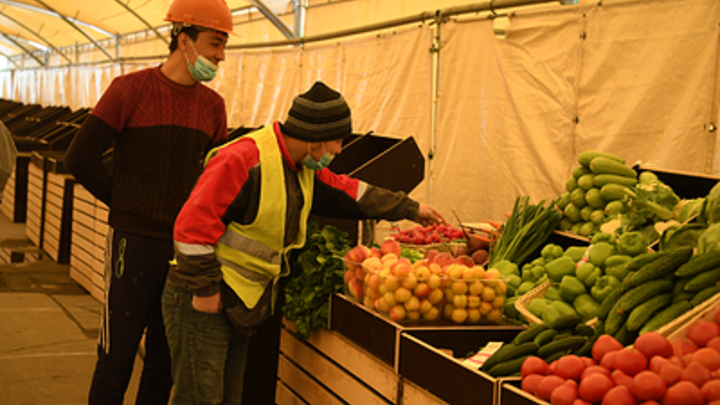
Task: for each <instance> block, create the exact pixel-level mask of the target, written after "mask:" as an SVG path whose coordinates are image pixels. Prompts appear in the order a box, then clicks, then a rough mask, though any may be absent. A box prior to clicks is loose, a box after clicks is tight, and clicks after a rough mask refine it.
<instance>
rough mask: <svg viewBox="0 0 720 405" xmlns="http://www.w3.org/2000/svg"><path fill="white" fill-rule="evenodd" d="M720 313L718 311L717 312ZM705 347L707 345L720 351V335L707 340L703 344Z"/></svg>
mask: <svg viewBox="0 0 720 405" xmlns="http://www.w3.org/2000/svg"><path fill="white" fill-rule="evenodd" d="M718 313H719V314H720V312H718ZM705 347H709V348H711V349H715V350H717V351H718V352H720V336H716V337H714V338H712V339H710V341H709V342H707V344H706V345H705Z"/></svg>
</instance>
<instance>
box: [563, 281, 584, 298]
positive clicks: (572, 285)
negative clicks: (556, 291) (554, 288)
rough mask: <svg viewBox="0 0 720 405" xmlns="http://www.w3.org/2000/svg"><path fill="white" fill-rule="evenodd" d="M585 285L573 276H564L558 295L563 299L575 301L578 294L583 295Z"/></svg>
mask: <svg viewBox="0 0 720 405" xmlns="http://www.w3.org/2000/svg"><path fill="white" fill-rule="evenodd" d="M586 292H587V290H586V289H585V284H583V282H582V281H580V280H578V278H577V277H574V276H565V277H563V278H562V281H561V282H560V294H561V296H563V297H568V298H571V299H573V300H574V299H575V297H577V296H578V295H580V294H585V293H586Z"/></svg>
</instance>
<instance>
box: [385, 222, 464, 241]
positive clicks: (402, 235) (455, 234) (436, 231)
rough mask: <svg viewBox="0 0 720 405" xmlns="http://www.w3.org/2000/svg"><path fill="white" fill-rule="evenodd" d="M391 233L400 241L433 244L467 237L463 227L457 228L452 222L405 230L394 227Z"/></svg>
mask: <svg viewBox="0 0 720 405" xmlns="http://www.w3.org/2000/svg"><path fill="white" fill-rule="evenodd" d="M391 235H392V237H393V238H394V239H395V240H396V241H398V242H400V243H407V244H413V245H433V244H436V243H442V242H452V241H455V240H464V239H465V234H464V233H463V231H462V229H459V228H456V227H454V226H452V225H451V224H443V225H438V224H433V225H428V226H422V225H416V226H415V227H414V228H410V229H404V230H400V229H398V228H393V230H392V231H391Z"/></svg>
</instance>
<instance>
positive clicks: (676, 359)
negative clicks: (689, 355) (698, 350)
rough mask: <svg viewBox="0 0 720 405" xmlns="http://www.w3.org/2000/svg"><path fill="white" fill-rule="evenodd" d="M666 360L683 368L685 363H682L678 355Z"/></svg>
mask: <svg viewBox="0 0 720 405" xmlns="http://www.w3.org/2000/svg"><path fill="white" fill-rule="evenodd" d="M668 361H669V362H670V363H672V364H674V365H676V366H678V367H680V368H685V363H683V361H682V360H681V359H680V357H678V356H672V357H670V358H669V359H668Z"/></svg>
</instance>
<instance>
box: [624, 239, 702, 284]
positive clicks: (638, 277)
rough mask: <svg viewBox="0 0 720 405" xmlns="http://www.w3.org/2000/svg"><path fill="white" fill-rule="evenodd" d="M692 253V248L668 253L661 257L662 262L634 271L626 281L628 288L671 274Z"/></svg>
mask: <svg viewBox="0 0 720 405" xmlns="http://www.w3.org/2000/svg"><path fill="white" fill-rule="evenodd" d="M692 253H693V248H692V247H689V246H686V247H681V248H678V249H674V250H671V251H668V252H667V253H666V254H665V255H663V259H662V260H654V261H652V262H650V263H648V264H646V265H644V266H642V267H641V268H640V269H638V270H637V271H635V272H634V273H633V274H632V276H631V277H630V279H629V280H628V282H629V285H630V287H635V286H639V285H641V284H643V283H645V282H648V281H650V280H657V279H661V278H663V277H665V276H666V275H668V274H673V273H674V272H675V270H677V269H678V267H680V266H681V265H682V264H683V263H685V262H687V261H688V260H689V259H690V256H692ZM628 265H629V264H628Z"/></svg>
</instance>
